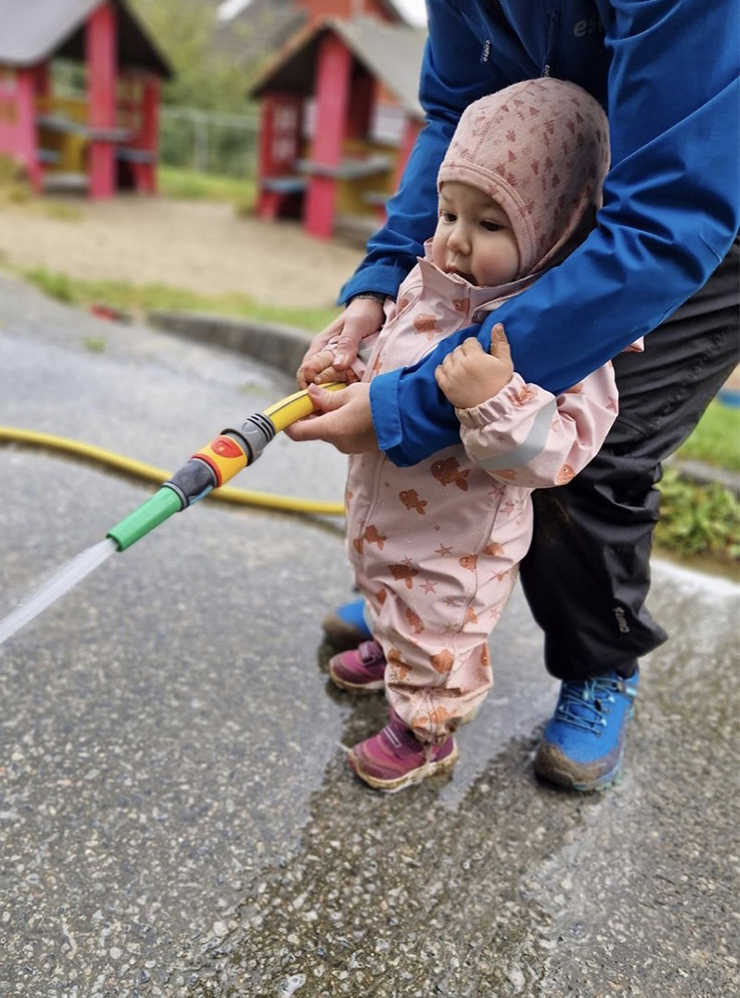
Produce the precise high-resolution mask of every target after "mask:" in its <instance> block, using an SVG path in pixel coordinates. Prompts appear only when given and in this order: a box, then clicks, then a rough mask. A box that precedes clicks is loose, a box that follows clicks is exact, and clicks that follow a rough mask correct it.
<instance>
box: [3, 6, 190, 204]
mask: <svg viewBox="0 0 740 998" xmlns="http://www.w3.org/2000/svg"><path fill="white" fill-rule="evenodd" d="M0 25H2V28H1V29H0V154H2V155H5V156H9V157H11V158H12V159H13V160H15V162H17V163H18V164H19V165H20V166H21V167H22V168H23V169H24V170H25V172H26V174H27V176H28V178H29V180H30V182H31V184H32V186H33V188H34V189H35V190H37V191H40V190H41V189H42V188H43V187H44V185H45V182H46V181H55V182H56V183H57V184H59V185H60V186H61V185H63V186H66V187H74V188H77V189H82V190H85V191H87V192H88V193H89V195H90V197H92V198H107V197H110V196H111V195H113V194H114V193H115V191H116V190H118V189H120V188H122V187H130V188H133V189H135V190H138V191H142V192H147V193H153V192H154V191H155V190H156V167H157V139H158V117H159V100H160V85H161V81H162V79H163V78H167V77H169V76H171V75H172V70H171V68H170V66H169V63H168V62H167V60H166V59H165V57H164V56H163V55H162V53H161V52H160V51H159V49H158V48H157V46H156V45H155V43H154V41H153V40H152V39H151V37H150V36H149V34H148V32H147V31H146V29H145V28H144V26H143V25H142V24H141V22H140V21H139V20H138V19H137V17H136V16H135V15H134V14H133V12H132V11H131V9H130V8H129V6H128V5H127V4H126V3H125V2H124V0H32V2H30V0H0ZM55 59H67V60H71V61H72V62H76V63H79V64H80V65H81V66H82V68H83V73H84V79H85V96H84V97H79V96H70V95H69V94H59V93H55V92H54V83H53V74H52V62H53V61H54V60H55Z"/></svg>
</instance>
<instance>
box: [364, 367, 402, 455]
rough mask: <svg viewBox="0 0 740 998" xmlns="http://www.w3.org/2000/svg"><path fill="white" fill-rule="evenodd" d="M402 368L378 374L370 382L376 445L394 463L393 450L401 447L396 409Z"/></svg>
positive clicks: (400, 432)
mask: <svg viewBox="0 0 740 998" xmlns="http://www.w3.org/2000/svg"><path fill="white" fill-rule="evenodd" d="M401 374H402V369H398V370H396V371H389V372H388V373H387V374H379V375H377V377H375V378H373V380H372V381H371V382H370V412H371V414H372V417H373V426H374V427H375V435H376V437H377V438H378V447H379V448H380V449H381V450H382V451H383V452H384V453H386V454H387V455H388V457H389V458H390V459H391V460H392V461H393V463H394V464H395V463H396V460H395V458H394V452H395V451H396V449H397V448H400V447H401V444H402V442H403V434H402V431H401V419H400V414H399V410H398V382H399V380H400V377H401Z"/></svg>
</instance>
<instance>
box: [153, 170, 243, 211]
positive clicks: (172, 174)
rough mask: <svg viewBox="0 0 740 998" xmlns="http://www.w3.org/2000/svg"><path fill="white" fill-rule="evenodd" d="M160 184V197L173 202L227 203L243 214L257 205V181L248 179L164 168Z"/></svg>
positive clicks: (158, 178) (160, 175) (160, 173)
mask: <svg viewBox="0 0 740 998" xmlns="http://www.w3.org/2000/svg"><path fill="white" fill-rule="evenodd" d="M157 181H158V184H159V192H160V194H163V195H164V196H165V197H169V198H178V199H182V200H188V201H226V202H228V203H230V204H234V205H236V206H237V208H238V209H239V210H240V211H249V210H251V208H252V206H253V204H254V197H255V184H254V180H253V179H251V178H247V177H245V178H244V179H241V178H237V177H222V176H216V175H214V174H211V173H196V171H195V170H183V169H180V168H179V167H174V166H163V165H161V164H160V166H159V167H158V169H157Z"/></svg>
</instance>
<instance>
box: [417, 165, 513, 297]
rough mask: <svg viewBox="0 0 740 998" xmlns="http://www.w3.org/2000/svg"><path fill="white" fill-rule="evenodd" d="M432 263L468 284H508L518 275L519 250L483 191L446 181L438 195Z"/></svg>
mask: <svg viewBox="0 0 740 998" xmlns="http://www.w3.org/2000/svg"><path fill="white" fill-rule="evenodd" d="M432 260H433V261H434V263H435V264H436V265H437V267H439V269H440V270H443V271H444V272H445V273H446V274H450V273H454V274H459V275H460V276H461V277H464V278H465V279H466V280H467V281H470V283H471V284H476V285H479V286H485V287H488V286H496V285H499V284H508V283H509V281H513V280H514V279H515V278H516V276H517V274H518V273H519V248H518V246H517V242H516V239H515V238H514V232H513V231H512V228H511V225H510V223H509V219H508V217H507V215H506V212H505V211H504V210H503V208H502V207H501V206H500V205H499V204H498V203H497V202H496V201H494V200H493V198H490V197H489V196H488V195H487V194H484V193H483V191H479V190H477V189H476V188H475V187H471V186H470V185H469V184H463V183H459V182H458V181H446V182H445V183H444V184H443V185H442V190H441V191H440V195H439V219H438V221H437V228H436V230H435V233H434V238H433V240H432Z"/></svg>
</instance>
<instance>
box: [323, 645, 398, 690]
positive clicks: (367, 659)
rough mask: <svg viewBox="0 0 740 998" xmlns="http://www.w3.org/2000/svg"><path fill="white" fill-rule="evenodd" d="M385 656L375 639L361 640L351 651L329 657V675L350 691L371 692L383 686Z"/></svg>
mask: <svg viewBox="0 0 740 998" xmlns="http://www.w3.org/2000/svg"><path fill="white" fill-rule="evenodd" d="M384 674H385V656H384V655H383V649H382V648H381V646H380V645H379V644H378V642H377V641H363V642H362V644H361V645H360V646H359V647H358V648H355V649H354V650H353V651H343V652H341V654H339V655H334V656H333V657H332V658H330V659H329V675H330V676H331V678H332V679H333V680H334V682H335V683H336V685H337V686H341V687H342V689H343V690H349V691H350V692H351V693H373V692H375V690H382V689H383V687H384V685H385V684H384V682H383V676H384Z"/></svg>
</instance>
